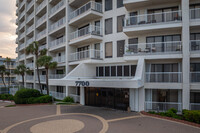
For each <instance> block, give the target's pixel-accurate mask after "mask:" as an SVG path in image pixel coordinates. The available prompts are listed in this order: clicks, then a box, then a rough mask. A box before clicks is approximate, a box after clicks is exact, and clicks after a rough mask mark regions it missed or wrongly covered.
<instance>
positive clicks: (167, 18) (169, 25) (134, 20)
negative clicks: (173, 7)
mask: <svg viewBox="0 0 200 133" xmlns="http://www.w3.org/2000/svg"><path fill="white" fill-rule="evenodd" d="M181 13H182V12H181V11H170V12H162V13H153V14H143V15H137V16H129V17H128V18H125V26H124V28H123V31H124V32H125V34H126V35H128V36H132V35H134V34H137V33H144V32H145V31H146V32H152V30H153V31H155V32H157V31H162V30H163V29H174V30H176V29H181V26H182V24H181V22H182V17H181V16H182V15H181Z"/></svg>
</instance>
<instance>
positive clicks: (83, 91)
mask: <svg viewBox="0 0 200 133" xmlns="http://www.w3.org/2000/svg"><path fill="white" fill-rule="evenodd" d="M80 104H81V105H85V88H84V87H80Z"/></svg>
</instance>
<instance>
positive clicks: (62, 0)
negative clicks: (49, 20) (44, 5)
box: [50, 0, 65, 16]
mask: <svg viewBox="0 0 200 133" xmlns="http://www.w3.org/2000/svg"><path fill="white" fill-rule="evenodd" d="M62 7H65V1H64V0H61V1H60V2H59V3H58V4H57V5H55V6H54V7H53V8H51V10H50V16H53V15H54V14H56V13H58V11H60V9H62Z"/></svg>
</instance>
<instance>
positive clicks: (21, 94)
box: [15, 89, 41, 98]
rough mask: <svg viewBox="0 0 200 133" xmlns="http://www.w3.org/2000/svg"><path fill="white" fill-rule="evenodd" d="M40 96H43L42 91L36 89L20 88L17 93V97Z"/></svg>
mask: <svg viewBox="0 0 200 133" xmlns="http://www.w3.org/2000/svg"><path fill="white" fill-rule="evenodd" d="M39 96H41V94H40V92H39V91H38V90H35V89H20V90H19V91H17V92H16V94H15V97H17V98H30V97H39Z"/></svg>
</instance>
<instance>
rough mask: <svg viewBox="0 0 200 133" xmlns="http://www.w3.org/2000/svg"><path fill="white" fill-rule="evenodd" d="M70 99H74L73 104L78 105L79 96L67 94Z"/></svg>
mask: <svg viewBox="0 0 200 133" xmlns="http://www.w3.org/2000/svg"><path fill="white" fill-rule="evenodd" d="M69 96H70V97H72V98H73V99H74V102H75V103H77V102H78V103H80V96H79V95H75V94H69Z"/></svg>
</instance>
